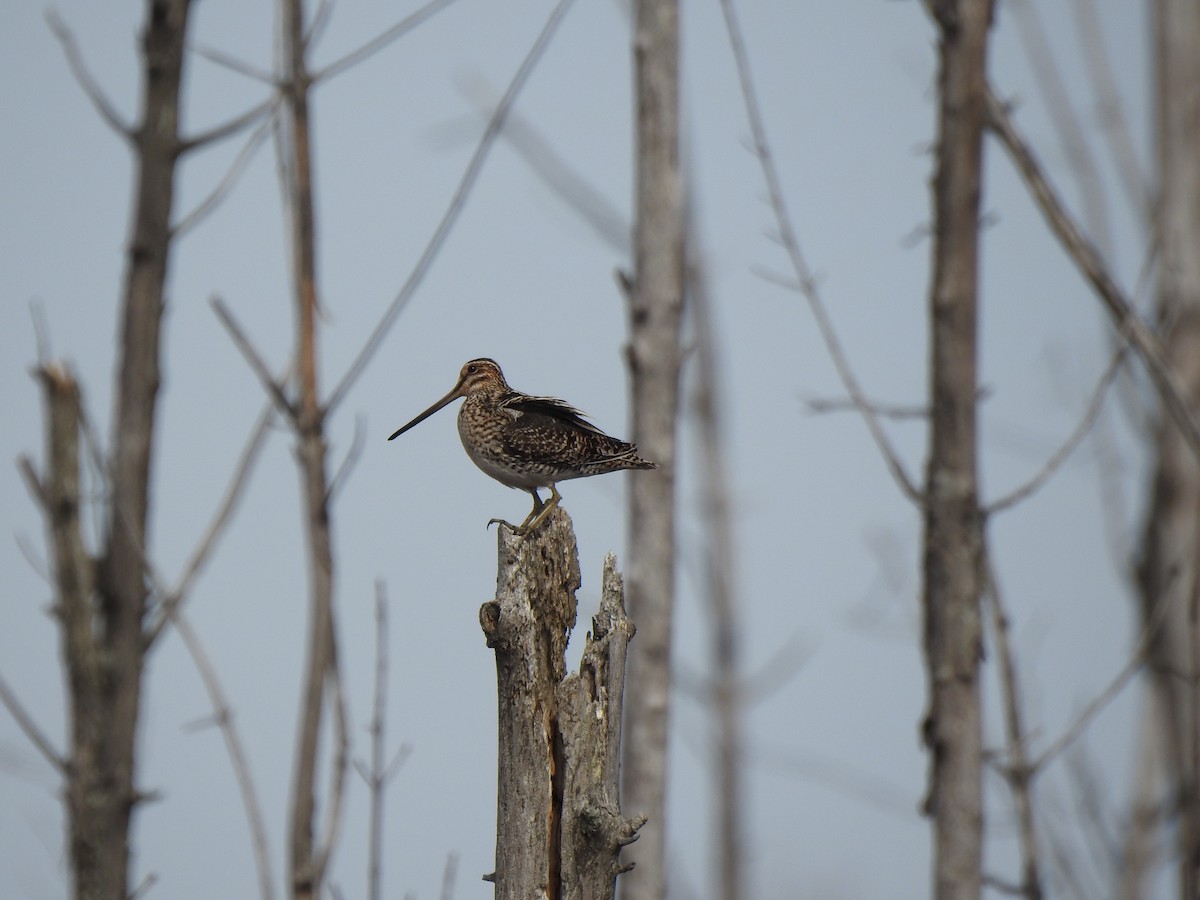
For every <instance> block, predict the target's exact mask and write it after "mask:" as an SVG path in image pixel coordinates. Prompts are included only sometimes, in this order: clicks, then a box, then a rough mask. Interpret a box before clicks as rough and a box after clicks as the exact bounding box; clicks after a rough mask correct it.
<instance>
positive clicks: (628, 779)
mask: <svg viewBox="0 0 1200 900" xmlns="http://www.w3.org/2000/svg"><path fill="white" fill-rule="evenodd" d="M635 10H636V12H635V16H636V22H635V26H634V29H635V32H634V62H635V76H636V80H637V103H638V115H637V187H636V192H637V197H636V204H637V213H636V220H635V222H634V254H635V260H634V272H633V276H632V278H631V279H629V283H628V285H627V288H628V294H629V348H628V353H629V369H630V374H631V383H632V389H633V397H632V415H633V423H632V434H633V441H634V443H636V444H637V445H638V447H639V448H640V450H641V452H642V454H643V455H644V456H646V458H648V459H651V460H653V461H654V462H656V463H658V468H657V469H655V470H652V471H648V472H638V473H633V474H631V475H630V476H629V484H630V493H629V609H630V612H631V614H632V616H633V619H634V621H635V622H636V623H637V626H638V634H639V635H640V637H639V639H638V641H637V643H636V644H634V646H633V651H632V653H631V655H630V663H629V677H630V681H631V683H632V684H633V685H634V689H633V690H632V691H631V692H630V695H629V711H628V714H627V718H626V729H627V732H628V734H627V741H626V746H625V750H624V754H625V755H624V784H623V788H624V791H625V797H626V799H627V801H628V803H629V804H630V806H631V808H634V809H637V810H639V811H641V812H644V813H645V814H646V815H647V816H648V817H649V820H650V827H649V828H647V829H646V832H645V834H644V835H643V836H642V839H641V841H640V842H639V844H638V846H637V847H635V848H631V853H630V856H631V858H632V859H634V860H635V861H636V862H637V865H638V868H637V871H636V872H635V873H634V874H633V875H632V876H630V877H629V878H627V879H623V880H622V887H621V895H622V897H623V898H625V900H661V898H663V897H665V896H666V873H665V865H664V855H665V824H666V823H665V811H666V804H665V798H666V778H667V725H668V710H669V701H670V683H671V632H672V619H673V608H674V598H675V431H676V421H677V419H678V409H679V368H680V350H679V323H680V318H681V316H682V309H683V287H684V199H683V181H682V176H681V174H680V169H679V8H678V0H643V2H639V3H637V4H635Z"/></svg>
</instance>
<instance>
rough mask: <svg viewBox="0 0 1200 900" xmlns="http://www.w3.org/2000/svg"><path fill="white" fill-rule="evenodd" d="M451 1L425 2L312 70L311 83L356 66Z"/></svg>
mask: <svg viewBox="0 0 1200 900" xmlns="http://www.w3.org/2000/svg"><path fill="white" fill-rule="evenodd" d="M453 2H454V0H430V2H429V3H426V4H425V5H424V6H422V7H421V8H420V9H418V10H417V11H416V12H414V13H411V14H410V15H408V16H406V17H405V18H403V19H401V20H400V21H399V22H397V23H396V24H395V25H393V26H392V27H391V28H389V29H387V30H386V31H384V32H383V33H382V34H380V35H378V36H377V37H374V38H372V39H371V40H369V41H367V42H366V43H365V44H363V45H362V46H361V47H359V48H358V49H357V50H352V51H350V52H349V53H347V54H346V55H345V56H343V57H342V58H341V59H339V60H337V61H336V62H332V63H330V64H329V65H327V66H325V68H323V69H318V70H317V71H316V72H313V73H312V83H313V84H317V83H319V82H321V81H324V80H325V79H326V78H333V77H334V76H335V75H339V74H341V73H342V72H344V71H346V69H349V68H350V67H352V66H356V65H358V64H359V63H360V62H363V61H364V60H366V59H369V58H370V57H371V56H374V55H375V54H376V53H378V52H379V51H380V50H383V49H384V48H385V47H387V46H388V45H389V44H391V43H394V42H395V41H396V40H397V39H398V38H401V37H403V36H404V35H405V34H407V33H408V32H410V31H412V30H413V29H414V28H416V27H417V26H418V25H420V24H421V23H422V22H424V21H425V20H426V19H429V18H431V17H433V16H434V15H435V14H437V13H439V12H441V11H442V10H443V9H445V8H446V7H447V6H449V5H450V4H451V3H453Z"/></svg>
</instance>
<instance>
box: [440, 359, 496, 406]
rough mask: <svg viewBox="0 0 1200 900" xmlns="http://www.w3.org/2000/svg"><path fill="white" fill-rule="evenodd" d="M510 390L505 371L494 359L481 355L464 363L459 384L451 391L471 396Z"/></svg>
mask: <svg viewBox="0 0 1200 900" xmlns="http://www.w3.org/2000/svg"><path fill="white" fill-rule="evenodd" d="M507 390H509V387H508V382H507V381H505V380H504V373H503V372H501V371H500V366H499V364H498V363H497V362H496V361H495V360H494V359H488V358H487V357H481V358H480V359H473V360H471V361H470V362H468V363H464V364H463V367H462V369H461V370H460V371H459V373H458V384H456V385H455V386H454V390H453V391H451V392H450V393H451V394H453V395H454V396H455V397H469V396H471V395H472V394H502V393H504V392H505V391H507Z"/></svg>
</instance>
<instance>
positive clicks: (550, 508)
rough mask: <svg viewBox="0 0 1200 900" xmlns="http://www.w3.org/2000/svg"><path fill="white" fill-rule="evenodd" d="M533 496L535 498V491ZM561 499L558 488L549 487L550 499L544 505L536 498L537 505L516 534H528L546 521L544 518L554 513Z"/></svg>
mask: <svg viewBox="0 0 1200 900" xmlns="http://www.w3.org/2000/svg"><path fill="white" fill-rule="evenodd" d="M533 496H535V497H537V492H536V491H535V492H534V494H533ZM561 499H562V496H561V495H560V494H559V493H558V488H556V487H555V486H554V485H550V499H549V500H547V501H546V502H545V503H542V500H541V498H540V497H538V502H537V505H536V506H535V507H534V508H533V512H531V513H530V514H529V516H528V517H527V518H526V519H525V521H524V522H522V523H521V527H520V528H518V529H517V534H520V535H525V534H529V532H531V531H533V530H534V529H535V528H537V527H538V526H539V525H541V524H542V522H544V521H546V516H548V515H550V513H552V512H554V508H555V507H556V506H558V501H559V500H561ZM530 520H532V521H530Z"/></svg>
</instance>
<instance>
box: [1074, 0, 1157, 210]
mask: <svg viewBox="0 0 1200 900" xmlns="http://www.w3.org/2000/svg"><path fill="white" fill-rule="evenodd" d="M1074 4H1075V21H1076V22H1077V24H1078V26H1079V30H1080V32H1081V37H1080V41H1079V43H1080V47H1081V49H1082V52H1083V61H1084V64H1085V65H1086V66H1087V70H1088V75H1089V77H1090V78H1091V82H1092V92H1093V93H1094V94H1095V96H1096V106H1097V108H1098V109H1099V112H1100V122H1101V126H1102V133H1103V134H1104V136H1105V138H1106V139H1107V140H1106V141H1105V144H1106V145H1107V146H1108V148H1109V152H1110V153H1111V154H1112V157H1113V160H1114V162H1115V163H1116V170H1117V172H1118V173H1120V178H1119V179H1118V183H1119V184H1120V185H1121V187H1122V188H1123V189H1124V190H1125V195H1126V200H1127V202H1128V203H1129V205H1130V207H1132V208H1133V210H1134V212H1135V213H1136V214H1137V216H1138V218H1139V220H1140V221H1142V222H1148V221H1149V219H1150V204H1151V199H1150V197H1151V191H1150V187H1149V185H1148V184H1147V182H1146V177H1145V176H1144V175H1143V174H1142V167H1141V165H1140V164H1139V163H1138V158H1137V150H1136V149H1135V148H1134V145H1133V131H1132V129H1131V128H1130V127H1129V119H1128V117H1127V116H1126V115H1125V106H1124V103H1122V101H1121V93H1120V91H1118V90H1117V85H1116V82H1115V81H1114V80H1113V72H1114V71H1115V70H1114V68H1113V64H1112V59H1111V58H1110V57H1109V55H1108V50H1107V47H1106V46H1105V42H1104V34H1103V32H1102V31H1101V28H1100V20H1099V17H1098V16H1097V15H1096V0H1074Z"/></svg>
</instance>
